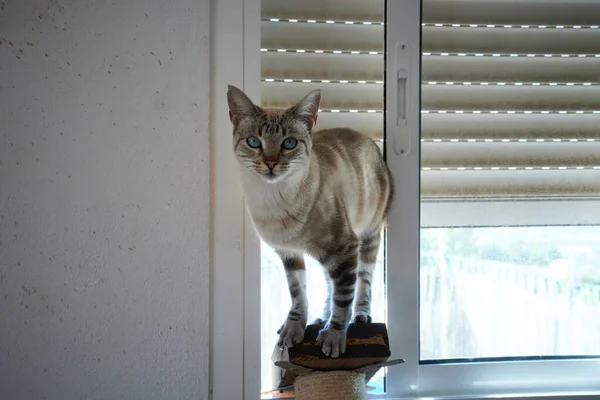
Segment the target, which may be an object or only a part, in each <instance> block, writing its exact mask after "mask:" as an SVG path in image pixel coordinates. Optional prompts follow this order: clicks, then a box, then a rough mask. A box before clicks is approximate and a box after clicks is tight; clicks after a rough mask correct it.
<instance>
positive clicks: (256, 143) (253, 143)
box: [246, 136, 260, 149]
mask: <svg viewBox="0 0 600 400" xmlns="http://www.w3.org/2000/svg"><path fill="white" fill-rule="evenodd" d="M246 143H248V146H250V147H252V148H253V149H258V148H259V147H260V140H259V139H258V138H257V137H256V136H250V137H249V138H248V139H246Z"/></svg>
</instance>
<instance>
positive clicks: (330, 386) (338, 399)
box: [294, 371, 367, 400]
mask: <svg viewBox="0 0 600 400" xmlns="http://www.w3.org/2000/svg"><path fill="white" fill-rule="evenodd" d="M294 388H295V395H296V400H366V398H367V389H366V382H365V374H364V372H354V371H330V372H316V373H313V374H309V375H302V376H298V377H297V378H296V380H295V381H294Z"/></svg>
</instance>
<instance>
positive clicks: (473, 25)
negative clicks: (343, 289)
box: [420, 0, 600, 362]
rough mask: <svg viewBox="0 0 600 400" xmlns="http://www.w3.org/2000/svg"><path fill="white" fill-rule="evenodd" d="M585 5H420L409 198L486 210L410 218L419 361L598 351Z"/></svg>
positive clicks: (597, 141)
mask: <svg viewBox="0 0 600 400" xmlns="http://www.w3.org/2000/svg"><path fill="white" fill-rule="evenodd" d="M598 11H600V3H598V2H587V3H585V4H584V3H581V2H547V4H545V6H544V10H543V12H542V11H540V9H539V3H536V2H533V1H522V2H464V1H452V0H451V1H447V0H446V1H441V0H424V1H423V21H422V22H423V23H422V51H423V55H422V97H421V109H422V110H421V204H422V205H423V204H427V209H428V210H435V207H436V205H441V204H444V205H445V206H446V208H444V210H449V209H451V208H448V207H447V206H448V205H449V204H451V205H452V207H453V206H456V209H457V210H459V209H460V210H465V209H468V207H469V204H473V203H477V206H478V209H479V210H481V209H482V208H485V211H486V212H484V213H479V212H478V213H464V221H462V222H460V223H458V224H457V223H456V218H454V219H453V222H452V224H453V225H450V223H449V222H448V221H449V219H446V218H449V216H448V215H447V214H444V213H435V215H437V217H436V218H438V219H439V220H436V221H432V218H428V219H427V221H429V222H428V223H429V225H428V226H422V227H421V249H420V250H421V266H420V267H421V284H420V285H421V286H420V290H421V292H420V316H421V322H420V324H421V325H420V340H421V355H420V357H421V361H427V362H434V361H433V360H437V361H440V360H446V359H456V358H458V359H471V358H511V357H539V356H542V357H575V356H600V335H598V332H600V252H599V250H598V249H600V247H599V245H600V213H598V217H597V220H593V221H592V224H590V223H589V222H587V223H586V225H595V226H580V225H581V223H579V222H578V221H577V220H575V218H574V219H573V221H567V222H566V224H565V223H564V222H562V223H560V224H561V225H563V226H556V225H557V224H558V223H557V222H553V221H555V220H556V219H555V216H556V215H564V214H565V213H566V212H567V211H569V214H573V215H575V214H576V212H571V211H574V210H575V211H576V209H577V207H578V206H577V203H576V202H575V200H581V199H588V200H594V199H595V200H598V201H599V202H598V207H599V208H598V209H600V131H599V130H598V126H600V111H598V110H600V100H598V99H600V96H599V94H600V91H599V88H600V80H599V76H598V74H597V71H598V70H599V68H600V58H598V56H597V55H598V54H600V30H599V29H597V22H596V21H595V20H594V17H593V15H597V14H595V13H597V12H598ZM512 200H520V201H535V202H536V204H538V205H539V207H536V210H535V211H534V214H535V215H532V216H531V220H535V223H529V224H528V226H514V221H513V222H509V220H508V217H510V216H511V201H512ZM549 200H563V201H561V202H554V203H553V204H550V203H549ZM557 203H560V204H559V205H558V206H557ZM512 204H513V207H516V206H514V204H515V202H512ZM479 206H481V207H482V208H479ZM515 209H516V208H515ZM461 215H462V214H461ZM453 216H456V214H454V215H453ZM492 216H493V218H492ZM503 218H504V219H505V221H503ZM491 219H493V220H494V223H493V224H492V223H490V222H489V220H491ZM588 220H589V219H588ZM456 225H458V226H456ZM564 225H568V226H564ZM596 225H597V226H596ZM447 226H453V227H447ZM441 227H444V228H441Z"/></svg>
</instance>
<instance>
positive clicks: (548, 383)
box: [385, 0, 600, 398]
mask: <svg viewBox="0 0 600 400" xmlns="http://www.w3.org/2000/svg"><path fill="white" fill-rule="evenodd" d="M386 12H387V16H386V17H387V19H386V36H387V37H386V40H387V42H386V74H387V76H386V83H385V85H386V135H387V138H386V139H387V144H388V145H387V146H386V156H387V161H388V165H389V166H390V169H391V171H392V174H393V175H394V179H395V182H396V186H397V188H398V196H397V198H396V201H395V204H394V205H393V206H392V208H391V211H390V216H389V223H388V230H387V235H388V240H389V242H390V243H393V245H391V246H388V247H387V259H386V263H387V275H386V276H387V286H388V287H393V288H394V290H389V291H388V295H387V299H388V304H390V305H393V306H389V307H388V332H389V337H390V343H391V346H392V357H393V358H405V359H406V363H405V364H402V365H400V366H395V367H392V368H390V369H388V375H387V381H386V382H387V387H386V396H385V398H409V397H420V398H422V397H428V398H431V397H440V398H448V397H451V396H452V397H455V398H456V397H458V398H487V397H489V396H500V397H521V396H523V395H524V394H526V393H527V394H528V396H531V395H532V394H533V393H536V394H537V395H538V396H542V397H546V396H548V397H550V396H551V397H556V396H557V395H559V394H564V393H566V392H568V393H570V394H571V395H575V394H578V395H580V396H584V395H587V396H593V395H594V394H595V395H596V396H598V395H600V361H599V360H589V359H588V360H552V361H517V362H514V361H503V362H477V363H461V364H459V363H448V364H437V365H430V364H425V365H424V364H420V363H419V337H420V335H419V237H420V235H419V229H420V222H421V224H422V226H476V225H478V224H479V225H480V224H481V222H478V221H485V222H484V224H485V225H486V226H489V225H507V224H513V225H528V224H529V225H536V224H540V215H542V214H540V213H539V212H538V213H532V212H531V211H532V210H536V208H535V207H538V208H537V210H539V207H540V206H541V205H542V203H541V202H524V201H520V202H517V201H515V202H509V201H504V202H495V203H494V204H493V206H494V207H496V206H499V207H504V209H505V210H506V211H507V212H506V213H504V215H502V217H504V218H502V219H496V220H495V221H493V220H491V219H490V218H492V217H489V214H488V213H486V209H487V210H489V208H488V207H489V206H490V205H491V204H490V203H487V202H469V203H465V202H439V201H430V202H424V203H423V204H422V205H421V202H420V195H419V193H420V188H419V185H420V182H419V180H420V158H419V157H420V154H419V153H420V149H419V143H420V119H421V115H420V85H421V74H420V61H421V48H420V43H421V39H420V35H421V28H420V26H421V24H420V22H421V1H420V0H404V1H401V2H400V1H388V2H387V7H386ZM391 21H393V22H391ZM400 43H403V44H405V46H406V47H407V50H404V53H403V55H402V57H403V58H401V57H396V53H395V52H396V51H398V50H397V49H398V45H399V44H400ZM406 52H408V53H409V54H410V55H409V56H408V57H407V55H406V54H405V53H406ZM400 70H405V71H407V72H405V73H402V74H399V73H398V71H400ZM404 75H406V76H407V83H406V85H407V99H408V100H407V102H406V103H407V104H406V125H405V126H404V125H403V124H399V123H398V122H397V121H398V116H399V112H398V104H397V103H396V101H395V99H397V98H398V93H399V92H398V83H397V82H399V80H397V79H396V77H397V76H404ZM400 122H403V121H400ZM401 149H404V150H405V151H404V152H403V154H399V150H401ZM543 204H544V206H549V207H553V208H554V209H558V208H557V207H559V206H560V203H559V202H558V201H549V202H547V203H546V202H544V203H543ZM598 204H599V203H598V202H597V201H588V202H580V203H578V205H577V206H578V207H579V209H577V210H571V211H570V212H564V211H563V214H562V215H553V216H552V220H550V219H546V218H544V224H574V223H584V222H587V223H594V220H596V222H598V221H597V219H598V216H597V215H593V216H591V215H590V214H586V213H585V211H591V210H593V209H596V210H598ZM548 209H550V208H548ZM536 214H537V217H536ZM555 214H556V213H555ZM596 214H598V213H597V212H596ZM507 215H510V217H511V218H512V221H508V222H507V220H506V218H505V217H506V216H507ZM465 216H467V217H465ZM546 216H548V215H544V217H546Z"/></svg>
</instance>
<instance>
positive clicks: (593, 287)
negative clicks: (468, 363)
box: [420, 258, 600, 359]
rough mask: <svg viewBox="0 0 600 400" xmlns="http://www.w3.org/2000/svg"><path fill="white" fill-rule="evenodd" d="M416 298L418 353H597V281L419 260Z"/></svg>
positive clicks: (474, 261)
mask: <svg viewBox="0 0 600 400" xmlns="http://www.w3.org/2000/svg"><path fill="white" fill-rule="evenodd" d="M429 260H431V258H430V259H429ZM420 297H421V299H420V304H421V311H420V317H421V358H422V359H443V358H469V357H507V356H538V355H600V285H598V284H594V283H591V282H582V281H577V280H569V279H561V278H556V277H553V276H552V275H551V274H550V273H549V270H548V268H541V267H539V268H536V267H532V266H524V265H516V264H509V263H501V262H496V261H488V260H482V259H478V258H454V259H451V260H439V262H437V263H436V262H431V261H429V262H427V263H424V262H422V265H421V292H420Z"/></svg>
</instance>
